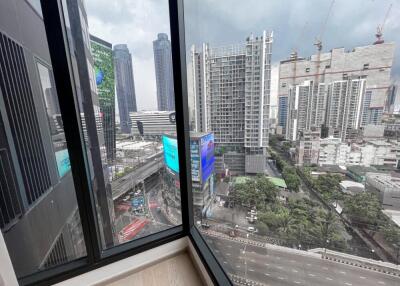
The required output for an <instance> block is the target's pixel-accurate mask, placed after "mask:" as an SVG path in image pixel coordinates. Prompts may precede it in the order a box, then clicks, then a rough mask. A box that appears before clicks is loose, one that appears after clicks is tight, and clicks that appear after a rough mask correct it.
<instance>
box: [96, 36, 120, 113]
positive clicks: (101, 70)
mask: <svg viewBox="0 0 400 286" xmlns="http://www.w3.org/2000/svg"><path fill="white" fill-rule="evenodd" d="M91 49H92V55H93V60H94V72H95V77H96V85H97V94H98V96H99V102H100V108H101V110H102V111H103V112H104V109H105V107H107V106H112V107H113V108H114V105H115V100H114V85H115V79H114V60H113V53H112V46H111V47H108V46H105V45H104V44H103V43H102V42H101V40H100V39H97V38H95V37H91Z"/></svg>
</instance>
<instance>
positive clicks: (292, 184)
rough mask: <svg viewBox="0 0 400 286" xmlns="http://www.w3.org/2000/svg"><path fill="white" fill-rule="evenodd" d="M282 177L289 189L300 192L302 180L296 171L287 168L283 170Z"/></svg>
mask: <svg viewBox="0 0 400 286" xmlns="http://www.w3.org/2000/svg"><path fill="white" fill-rule="evenodd" d="M282 177H283V178H284V179H285V182H286V185H287V186H288V189H289V190H291V191H294V192H298V191H299V187H300V178H299V176H298V175H297V173H296V169H295V168H293V167H290V166H286V167H284V169H283V172H282Z"/></svg>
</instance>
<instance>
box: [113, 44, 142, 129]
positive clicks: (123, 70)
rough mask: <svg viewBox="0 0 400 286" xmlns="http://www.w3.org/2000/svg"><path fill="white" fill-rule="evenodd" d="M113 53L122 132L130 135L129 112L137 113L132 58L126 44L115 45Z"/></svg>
mask: <svg viewBox="0 0 400 286" xmlns="http://www.w3.org/2000/svg"><path fill="white" fill-rule="evenodd" d="M113 52H114V67H115V79H116V89H117V98H118V108H119V118H120V126H121V132H122V133H129V134H130V133H131V122H130V118H129V112H136V111H137V107H136V94H135V82H134V80H133V69H132V56H131V54H130V53H129V50H128V47H127V45H126V44H120V45H115V46H114V50H113Z"/></svg>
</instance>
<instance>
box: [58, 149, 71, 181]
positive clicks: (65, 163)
mask: <svg viewBox="0 0 400 286" xmlns="http://www.w3.org/2000/svg"><path fill="white" fill-rule="evenodd" d="M56 162H57V169H58V175H59V176H60V178H61V177H63V176H64V175H65V174H66V173H67V172H68V171H69V170H71V163H70V161H69V155H68V150H67V149H64V150H60V151H57V152H56Z"/></svg>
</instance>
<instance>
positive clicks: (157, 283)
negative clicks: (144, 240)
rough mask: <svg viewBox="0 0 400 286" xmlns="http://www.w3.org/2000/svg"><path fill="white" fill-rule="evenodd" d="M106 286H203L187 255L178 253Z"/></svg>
mask: <svg viewBox="0 0 400 286" xmlns="http://www.w3.org/2000/svg"><path fill="white" fill-rule="evenodd" d="M103 285H106V286H126V285H128V286H131V285H132V286H133V285H134V286H153V285H154V286H163V285H165V286H168V285H173V286H181V285H182V286H189V285H190V286H197V285H199V286H200V285H203V282H202V279H201V277H200V275H199V273H198V272H197V268H196V267H195V266H194V264H193V262H192V260H191V258H190V256H189V254H188V253H187V252H184V253H180V254H178V255H176V256H174V257H171V258H169V259H167V260H164V261H162V262H160V263H158V264H154V265H152V266H149V267H147V268H145V269H143V270H141V271H139V272H135V273H132V274H131V275H129V276H125V277H123V278H121V279H119V280H115V281H113V282H111V283H108V284H103Z"/></svg>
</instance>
